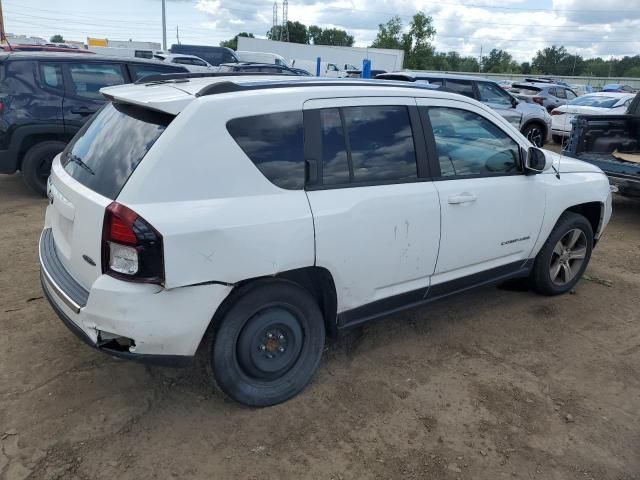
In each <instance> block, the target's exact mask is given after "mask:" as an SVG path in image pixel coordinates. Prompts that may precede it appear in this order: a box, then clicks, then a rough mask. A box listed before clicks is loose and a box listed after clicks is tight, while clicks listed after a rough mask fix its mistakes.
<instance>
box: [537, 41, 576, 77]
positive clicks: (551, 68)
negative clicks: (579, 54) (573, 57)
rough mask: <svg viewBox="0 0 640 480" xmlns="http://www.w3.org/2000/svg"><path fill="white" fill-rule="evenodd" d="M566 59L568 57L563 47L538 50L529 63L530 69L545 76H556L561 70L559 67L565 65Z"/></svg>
mask: <svg viewBox="0 0 640 480" xmlns="http://www.w3.org/2000/svg"><path fill="white" fill-rule="evenodd" d="M568 57H570V55H569V53H568V52H567V49H566V48H564V47H556V46H555V45H553V46H551V47H547V48H544V49H542V50H538V51H537V52H536V56H535V57H533V60H532V61H531V69H532V70H533V71H534V72H536V73H542V74H545V75H558V74H559V73H560V70H561V69H563V68H562V67H561V65H563V64H564V65H565V68H566V62H567V59H568Z"/></svg>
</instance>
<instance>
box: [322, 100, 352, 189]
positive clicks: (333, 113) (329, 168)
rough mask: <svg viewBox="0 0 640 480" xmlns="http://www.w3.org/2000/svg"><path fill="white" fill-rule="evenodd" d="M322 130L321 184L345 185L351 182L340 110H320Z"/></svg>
mask: <svg viewBox="0 0 640 480" xmlns="http://www.w3.org/2000/svg"><path fill="white" fill-rule="evenodd" d="M320 125H321V129H322V141H321V143H322V183H323V184H324V185H340V184H347V183H349V182H350V181H351V179H352V177H353V173H350V169H349V159H348V156H347V144H346V142H345V136H344V127H343V125H342V117H341V115H340V109H338V108H327V109H322V110H320Z"/></svg>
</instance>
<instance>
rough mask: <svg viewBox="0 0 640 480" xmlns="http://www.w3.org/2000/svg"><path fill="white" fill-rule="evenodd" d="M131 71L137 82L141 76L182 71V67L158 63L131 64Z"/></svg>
mask: <svg viewBox="0 0 640 480" xmlns="http://www.w3.org/2000/svg"><path fill="white" fill-rule="evenodd" d="M129 72H130V73H131V78H132V79H133V81H134V82H137V81H138V80H140V79H141V78H144V77H148V76H149V75H161V74H163V73H181V72H182V69H180V70H178V69H176V68H171V67H169V68H167V67H163V66H158V65H142V64H129Z"/></svg>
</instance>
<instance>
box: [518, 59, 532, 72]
mask: <svg viewBox="0 0 640 480" xmlns="http://www.w3.org/2000/svg"><path fill="white" fill-rule="evenodd" d="M520 71H521V72H522V73H524V74H525V75H529V74H530V73H531V64H530V63H529V62H522V63H521V64H520Z"/></svg>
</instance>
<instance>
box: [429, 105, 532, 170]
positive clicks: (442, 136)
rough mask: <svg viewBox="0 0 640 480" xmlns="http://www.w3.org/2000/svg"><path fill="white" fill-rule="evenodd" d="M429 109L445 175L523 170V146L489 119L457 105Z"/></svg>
mask: <svg viewBox="0 0 640 480" xmlns="http://www.w3.org/2000/svg"><path fill="white" fill-rule="evenodd" d="M428 111H429V118H430V120H431V126H432V128H433V136H434V138H435V142H436V150H437V154H438V161H439V163H440V172H441V173H440V175H441V176H442V177H452V176H468V175H478V176H483V175H496V174H508V173H517V172H518V171H519V165H520V147H519V145H518V144H517V143H516V142H515V141H514V140H513V139H512V138H511V137H510V136H509V135H507V134H506V133H505V132H503V131H502V130H501V129H500V128H499V127H497V126H496V125H494V124H493V123H492V122H490V121H489V120H487V119H486V118H484V117H481V116H480V115H477V114H475V113H473V112H469V111H466V110H460V109H455V108H444V107H434V108H429V109H428Z"/></svg>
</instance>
